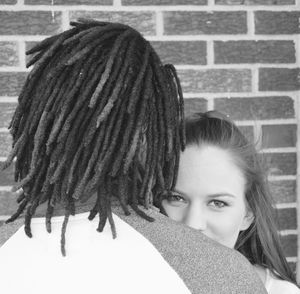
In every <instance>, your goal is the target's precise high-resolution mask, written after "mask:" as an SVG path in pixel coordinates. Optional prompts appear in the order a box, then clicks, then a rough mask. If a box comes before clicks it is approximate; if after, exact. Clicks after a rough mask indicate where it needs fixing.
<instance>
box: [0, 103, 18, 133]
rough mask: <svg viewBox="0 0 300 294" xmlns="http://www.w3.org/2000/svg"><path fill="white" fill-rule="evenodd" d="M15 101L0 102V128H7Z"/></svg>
mask: <svg viewBox="0 0 300 294" xmlns="http://www.w3.org/2000/svg"><path fill="white" fill-rule="evenodd" d="M15 108H16V104H15V103H0V117H1V120H0V128H7V127H8V126H9V123H10V121H11V118H12V115H13V113H14V111H15Z"/></svg>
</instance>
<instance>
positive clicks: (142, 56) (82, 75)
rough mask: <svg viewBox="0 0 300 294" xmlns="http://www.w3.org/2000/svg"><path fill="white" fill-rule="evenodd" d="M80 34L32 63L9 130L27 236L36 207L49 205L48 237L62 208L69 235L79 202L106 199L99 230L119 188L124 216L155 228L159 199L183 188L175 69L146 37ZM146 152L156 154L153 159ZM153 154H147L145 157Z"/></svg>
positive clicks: (54, 41) (66, 35)
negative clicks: (152, 209) (151, 211)
mask: <svg viewBox="0 0 300 294" xmlns="http://www.w3.org/2000/svg"><path fill="white" fill-rule="evenodd" d="M71 25H72V28H71V29H69V30H67V31H64V32H62V33H60V34H58V35H54V36H52V37H50V38H47V39H45V40H44V41H42V42H41V43H39V44H38V45H37V46H35V47H34V48H32V49H30V50H29V51H27V52H26V54H33V53H35V55H34V57H33V58H32V60H31V61H30V62H29V63H28V64H27V66H30V65H34V67H33V69H32V70H31V72H30V73H29V75H28V77H27V80H26V82H25V84H24V86H23V89H22V91H21V93H20V95H19V98H18V106H17V108H16V111H15V113H14V116H13V118H12V121H11V124H10V126H9V128H10V132H11V134H12V137H13V144H12V146H13V148H12V151H11V153H10V154H9V156H8V158H7V161H6V163H5V165H4V168H6V167H7V166H9V165H10V164H11V162H12V161H13V160H14V159H15V158H16V160H15V181H16V182H19V183H18V185H17V186H16V187H14V189H15V190H18V189H21V188H22V194H21V196H20V197H19V199H18V202H19V208H18V210H17V212H16V213H15V214H14V215H13V216H11V218H9V219H8V220H7V221H6V222H7V223H8V222H11V221H14V220H15V219H16V218H17V217H19V216H20V215H21V214H22V213H23V211H24V210H26V213H25V232H26V234H27V235H28V236H29V237H31V236H32V234H31V229H30V222H31V218H32V217H33V216H34V214H35V211H36V208H37V207H38V206H39V205H40V204H42V203H45V202H46V203H47V211H46V216H45V218H46V229H47V231H48V232H51V217H52V215H53V211H54V208H55V206H56V205H57V204H60V205H63V207H64V209H65V219H64V222H63V225H62V232H61V252H62V254H63V255H65V254H66V250H65V231H66V227H67V223H68V219H69V216H70V215H74V214H75V208H76V203H77V202H78V201H80V202H85V201H87V200H88V199H89V198H90V197H91V196H92V195H93V194H94V193H95V192H97V199H96V202H95V204H94V207H93V209H92V210H91V211H90V216H89V219H90V220H91V219H93V218H94V217H95V216H96V215H97V214H99V226H98V229H97V230H98V231H100V232H101V231H102V230H103V228H104V226H105V223H106V221H107V219H108V221H109V223H110V226H111V229H112V233H113V237H115V236H116V229H115V225H114V221H113V218H112V213H111V197H112V195H113V187H117V189H114V191H115V190H117V193H116V194H117V195H116V196H117V198H118V200H119V202H120V205H121V206H122V208H123V210H124V213H125V214H127V215H129V214H130V213H129V210H128V207H127V206H128V205H130V206H131V207H132V209H133V210H134V211H135V212H136V213H138V214H139V215H140V216H141V217H143V218H145V219H147V220H149V221H153V218H151V217H149V216H148V215H147V214H145V213H144V212H143V211H142V210H141V209H139V207H138V205H141V204H142V205H144V207H145V208H148V207H149V205H150V204H152V203H153V195H154V192H155V193H157V192H158V191H165V190H170V189H171V188H172V186H173V185H174V183H175V180H174V179H176V167H177V166H178V158H179V152H180V149H181V150H183V149H184V145H185V138H184V126H183V121H184V118H183V97H182V91H181V87H180V84H179V80H178V77H177V74H176V71H175V68H174V66H172V65H163V64H162V62H161V61H160V59H159V57H158V56H157V54H156V52H155V51H154V49H153V48H152V46H151V45H150V43H149V42H148V41H146V40H145V39H144V38H143V37H142V35H141V34H140V33H138V32H137V31H136V30H134V29H132V28H131V27H129V26H127V25H123V24H119V23H109V22H100V21H95V20H87V19H79V20H78V21H76V22H71ZM145 150H146V152H145ZM145 154H146V155H145Z"/></svg>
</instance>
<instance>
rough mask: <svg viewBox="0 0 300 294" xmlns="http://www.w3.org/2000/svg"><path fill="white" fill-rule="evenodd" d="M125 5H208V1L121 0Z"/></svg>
mask: <svg viewBox="0 0 300 294" xmlns="http://www.w3.org/2000/svg"><path fill="white" fill-rule="evenodd" d="M121 1H122V4H123V5H206V4H207V0H121Z"/></svg>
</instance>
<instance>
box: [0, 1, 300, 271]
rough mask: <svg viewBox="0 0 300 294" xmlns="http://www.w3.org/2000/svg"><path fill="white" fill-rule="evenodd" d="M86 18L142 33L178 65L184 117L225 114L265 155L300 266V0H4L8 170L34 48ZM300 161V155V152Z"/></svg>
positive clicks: (1, 93) (6, 186)
mask: <svg viewBox="0 0 300 294" xmlns="http://www.w3.org/2000/svg"><path fill="white" fill-rule="evenodd" d="M78 17H92V18H97V19H104V20H111V21H119V22H124V23H127V24H129V25H131V26H133V27H135V28H137V29H138V30H139V31H141V32H142V33H143V34H144V35H145V36H146V38H147V39H149V40H150V41H151V42H152V44H153V46H154V47H155V48H156V49H157V51H158V52H159V53H160V55H161V57H162V59H163V60H164V61H165V62H171V63H173V64H175V65H176V68H177V70H178V73H179V76H180V78H181V80H182V86H183V90H184V96H185V99H186V100H185V101H186V113H187V114H190V113H191V112H193V111H204V110H207V109H208V110H210V109H218V110H220V111H223V112H225V113H227V114H229V115H230V117H231V118H232V119H234V120H235V121H236V122H237V124H238V125H240V126H241V128H242V130H243V131H244V132H245V134H246V135H247V136H248V137H249V138H250V139H251V140H255V142H257V146H258V148H259V149H261V150H263V151H264V159H265V161H266V162H267V164H268V171H269V175H270V183H271V190H272V192H273V195H274V198H275V200H276V203H277V208H278V216H279V221H280V231H281V234H282V236H283V243H284V249H285V253H286V256H287V258H288V261H289V262H290V263H291V265H292V266H293V268H294V269H295V268H296V263H297V250H298V249H297V204H296V203H297V194H296V186H297V185H296V184H297V153H299V152H298V151H297V147H296V146H297V124H298V121H300V120H299V116H298V115H299V112H298V101H297V97H298V96H299V90H300V68H299V66H300V65H299V33H300V24H299V18H300V4H299V3H297V0H161V1H159V0H64V1H63V0H52V1H51V0H0V23H1V25H0V166H1V165H2V164H3V161H4V160H5V157H6V156H7V154H8V152H9V149H10V137H9V134H8V132H7V126H8V122H9V120H10V118H11V115H12V113H13V111H14V108H15V105H16V102H17V95H18V92H19V90H20V88H21V86H22V83H23V82H24V79H25V77H26V75H27V73H28V70H27V69H26V67H25V63H26V58H25V50H26V48H28V47H30V46H32V43H34V42H36V41H39V40H42V39H43V38H44V37H46V36H49V35H51V34H54V33H57V32H61V31H62V30H63V29H67V28H68V23H69V21H70V20H73V19H76V18H78ZM299 154H300V153H299ZM12 185H13V181H12V168H9V169H7V170H5V171H4V172H1V173H0V224H1V221H2V223H3V220H4V219H5V218H6V216H7V215H9V214H10V213H11V212H12V211H13V210H14V209H15V207H16V205H15V203H14V200H15V198H16V195H15V194H14V193H12V192H10V188H11V186H12Z"/></svg>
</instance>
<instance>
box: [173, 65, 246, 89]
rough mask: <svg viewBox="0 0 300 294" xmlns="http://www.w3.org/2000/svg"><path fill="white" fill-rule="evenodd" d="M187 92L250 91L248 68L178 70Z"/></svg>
mask: <svg viewBox="0 0 300 294" xmlns="http://www.w3.org/2000/svg"><path fill="white" fill-rule="evenodd" d="M178 74H179V77H180V79H181V86H182V88H183V90H184V91H185V92H211V93H214V92H249V91H250V90H251V71H250V70H248V69H209V70H178Z"/></svg>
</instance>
